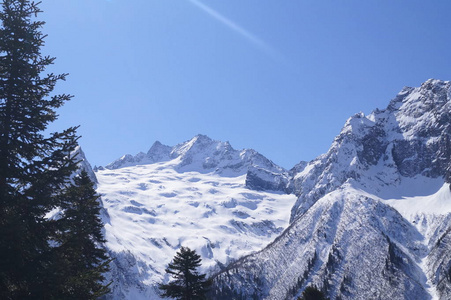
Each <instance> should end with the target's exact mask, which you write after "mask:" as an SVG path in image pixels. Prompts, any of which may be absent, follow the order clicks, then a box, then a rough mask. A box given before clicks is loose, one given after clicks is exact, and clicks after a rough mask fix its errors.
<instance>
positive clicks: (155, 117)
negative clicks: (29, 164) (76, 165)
mask: <svg viewBox="0 0 451 300" xmlns="http://www.w3.org/2000/svg"><path fill="white" fill-rule="evenodd" d="M41 8H42V9H43V10H44V13H42V14H41V15H40V16H39V18H40V19H42V20H44V21H46V22H47V24H46V25H45V27H44V30H43V32H44V33H46V34H48V35H49V36H48V38H47V39H46V47H45V48H44V49H43V53H44V54H49V55H52V56H56V57H57V60H56V63H55V65H54V66H52V67H51V68H50V69H49V71H52V72H57V73H62V72H67V73H69V74H70V76H69V77H68V80H67V81H66V82H64V83H60V84H59V85H58V88H57V91H58V92H65V93H71V94H73V95H75V98H74V99H73V100H72V101H70V102H69V103H67V104H66V105H65V106H64V107H63V108H62V109H61V110H60V111H59V112H60V119H59V120H58V121H57V122H56V123H55V124H54V125H52V127H51V129H52V130H60V129H63V128H66V127H68V126H71V125H81V128H80V129H79V133H80V134H81V135H82V136H83V137H82V139H81V140H80V144H81V146H82V148H83V149H84V150H85V152H86V154H87V156H88V160H90V162H91V164H93V165H106V164H107V163H109V162H111V161H113V160H114V159H116V158H118V157H120V156H121V155H123V154H126V153H130V154H136V153H137V152H139V151H144V152H146V151H147V150H148V149H149V148H150V146H151V145H152V143H153V142H154V141H156V140H159V141H161V142H162V143H164V144H167V145H171V146H172V145H175V144H177V143H180V142H183V141H186V140H188V139H190V138H192V137H193V136H195V135H196V134H199V133H202V134H206V135H208V136H210V137H211V138H213V139H216V140H222V141H230V143H231V144H232V146H233V147H234V148H236V149H242V148H254V149H256V150H257V151H259V152H260V153H262V154H263V155H265V156H267V157H268V158H269V159H271V160H273V161H274V162H275V163H277V164H280V165H281V166H283V167H285V168H291V167H292V166H293V165H294V164H295V163H297V162H299V161H301V160H311V159H313V158H315V157H316V156H318V155H320V154H322V153H325V152H326V151H327V150H328V148H329V146H330V144H331V143H332V141H333V138H334V137H335V136H336V135H337V134H338V133H339V131H340V129H341V127H342V126H343V124H344V122H345V121H346V119H347V118H348V117H350V116H351V115H353V114H355V113H357V112H360V111H363V112H364V113H365V114H368V113H370V112H371V111H372V110H373V109H375V108H385V107H386V106H387V104H388V102H389V101H390V99H392V98H393V97H394V96H395V95H396V94H397V93H398V92H399V91H400V90H401V89H402V88H403V87H404V86H419V85H420V84H421V83H422V82H423V81H425V80H427V79H429V78H437V79H443V80H451V33H450V32H451V18H450V12H451V1H447V0H443V1H414V0H413V1H410V0H409V1H382V0H377V1H376V0H368V1H362V0H356V1H318V0H311V1H300V0H44V1H43V3H42V4H41Z"/></svg>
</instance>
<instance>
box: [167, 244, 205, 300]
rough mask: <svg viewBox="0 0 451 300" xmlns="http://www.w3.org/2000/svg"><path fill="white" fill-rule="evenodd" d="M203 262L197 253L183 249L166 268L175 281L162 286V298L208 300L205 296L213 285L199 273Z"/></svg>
mask: <svg viewBox="0 0 451 300" xmlns="http://www.w3.org/2000/svg"><path fill="white" fill-rule="evenodd" d="M201 261H202V260H201V258H200V255H198V254H197V253H196V251H194V250H191V249H189V248H188V247H181V248H180V250H179V251H178V252H177V253H176V255H175V257H174V259H173V260H172V262H171V263H169V265H168V267H167V268H166V273H168V274H170V275H171V276H172V278H173V279H174V280H173V281H171V282H169V283H168V284H161V285H160V289H161V290H162V291H163V294H162V296H163V297H168V298H169V297H170V298H175V299H180V300H200V299H206V297H205V294H206V292H207V290H208V287H209V286H210V285H211V283H210V281H209V280H206V279H205V276H206V275H205V274H199V273H198V272H197V268H198V267H200V265H201Z"/></svg>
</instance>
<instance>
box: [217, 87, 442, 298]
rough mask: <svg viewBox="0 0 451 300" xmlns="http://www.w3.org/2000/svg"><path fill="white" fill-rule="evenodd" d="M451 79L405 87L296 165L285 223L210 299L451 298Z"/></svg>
mask: <svg viewBox="0 0 451 300" xmlns="http://www.w3.org/2000/svg"><path fill="white" fill-rule="evenodd" d="M450 121H451V83H450V82H449V81H440V80H433V79H431V80H428V81H426V82H425V83H423V84H422V85H421V87H418V88H404V89H403V90H402V91H401V92H400V93H399V94H398V95H397V96H396V97H395V98H394V99H393V100H392V101H391V102H390V104H389V105H388V107H387V108H386V109H384V110H375V111H374V112H373V113H371V114H370V115H368V116H365V115H364V114H363V113H359V114H356V115H355V116H353V117H351V118H349V119H348V120H347V121H346V123H345V125H344V127H343V129H342V131H341V132H340V134H339V135H338V136H337V137H336V138H335V140H334V142H333V143H332V146H331V148H330V149H329V151H328V152H327V153H326V154H324V155H321V156H319V157H318V158H316V159H315V160H313V161H311V162H309V163H307V164H306V165H305V166H304V165H303V164H302V165H301V167H299V168H297V169H296V170H295V171H294V172H293V176H292V178H291V179H290V181H289V190H292V191H293V192H294V193H295V194H296V195H297V196H298V199H297V201H296V203H295V205H294V206H293V208H292V211H291V218H290V220H291V224H290V226H289V228H288V229H287V230H286V231H284V232H283V233H282V234H281V235H280V236H279V237H278V238H277V239H276V240H275V241H274V242H273V243H272V244H270V245H269V246H268V247H266V248H265V249H263V250H262V251H260V252H258V253H256V254H253V255H250V256H247V257H245V258H243V259H241V260H239V261H237V262H235V263H233V264H231V265H230V266H229V267H228V268H227V270H225V271H224V272H221V273H219V274H218V275H217V276H216V277H215V278H216V279H215V283H216V287H215V290H214V295H215V297H216V298H221V297H223V299H227V298H230V297H238V298H239V297H242V296H243V297H244V299H251V298H252V297H254V298H258V299H296V297H298V296H299V295H300V293H301V292H302V291H303V290H304V289H305V288H306V287H307V286H310V285H316V286H317V287H319V288H320V289H322V290H323V291H324V292H325V293H326V294H327V295H328V296H329V297H331V299H355V298H359V299H450V298H451V233H450V232H451V223H450V221H451V192H450V188H449V184H448V183H446V182H445V181H447V182H449V181H450V178H451V176H450V165H451V139H450V138H451V123H450Z"/></svg>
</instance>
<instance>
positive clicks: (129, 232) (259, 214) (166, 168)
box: [96, 159, 296, 299]
mask: <svg viewBox="0 0 451 300" xmlns="http://www.w3.org/2000/svg"><path fill="white" fill-rule="evenodd" d="M177 166H178V160H177V159H175V160H173V161H168V162H160V163H155V164H147V165H137V166H132V167H125V168H119V169H115V170H100V171H98V172H97V173H96V175H97V178H98V181H99V185H98V192H99V193H100V194H101V195H102V200H103V204H104V207H105V209H106V211H107V212H108V215H109V220H106V224H105V231H106V239H107V248H108V249H110V250H111V251H112V252H114V253H116V254H118V253H130V254H131V255H132V256H133V257H134V258H135V259H136V261H137V262H136V263H134V262H133V263H129V267H130V268H129V269H130V270H128V271H127V272H135V273H137V274H135V275H136V277H137V280H139V281H140V282H141V283H142V284H143V285H144V290H143V291H141V292H139V289H137V288H136V287H134V286H128V287H121V289H122V293H125V295H126V298H127V297H131V296H133V299H139V297H137V296H136V293H138V294H140V295H142V298H143V299H144V298H145V297H146V296H145V295H146V294H147V295H149V294H151V293H152V289H153V287H152V286H155V284H156V283H160V282H162V281H163V280H167V278H166V277H165V272H164V269H165V267H166V265H167V264H168V263H169V262H170V260H171V259H172V258H173V256H174V254H175V252H176V251H177V250H178V249H179V248H180V246H188V247H190V248H192V249H195V250H197V252H198V253H199V254H200V255H201V256H202V259H203V267H204V271H207V270H208V268H212V267H214V266H216V265H217V263H218V262H220V263H222V264H225V263H227V262H229V261H230V260H234V259H238V258H240V257H241V256H243V255H246V254H249V253H251V252H253V251H256V250H260V249H261V248H263V247H264V246H266V244H268V243H269V242H271V241H272V240H273V239H274V238H275V237H276V236H277V235H278V234H279V233H280V232H281V231H282V230H283V229H285V228H286V227H287V226H288V220H289V215H290V209H291V207H292V206H293V204H294V202H295V200H296V197H295V196H294V195H286V194H282V193H275V192H259V191H253V190H249V189H247V188H245V186H244V183H245V177H246V175H239V176H236V177H230V176H229V177H225V176H220V175H219V174H216V173H200V172H179V171H176V169H175V168H176V167H177ZM116 256H117V257H120V255H116ZM124 260H125V259H124Z"/></svg>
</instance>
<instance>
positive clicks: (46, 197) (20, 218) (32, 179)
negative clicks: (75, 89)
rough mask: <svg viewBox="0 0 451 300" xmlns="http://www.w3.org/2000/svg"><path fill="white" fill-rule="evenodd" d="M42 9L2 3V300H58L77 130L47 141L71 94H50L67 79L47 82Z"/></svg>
mask: <svg viewBox="0 0 451 300" xmlns="http://www.w3.org/2000/svg"><path fill="white" fill-rule="evenodd" d="M38 4H39V3H35V2H33V1H29V0H3V1H2V3H1V11H0V254H1V257H0V299H53V298H55V296H54V295H53V291H55V290H57V287H56V283H57V282H58V281H57V280H55V278H56V276H57V275H58V274H57V273H55V272H53V271H54V270H55V269H56V267H55V266H56V262H57V261H58V260H57V255H58V251H57V248H58V247H57V246H58V245H57V244H55V243H52V239H55V238H57V237H58V234H57V232H58V231H59V232H63V231H62V230H58V227H57V226H59V223H60V222H58V221H56V220H52V219H48V218H47V217H46V215H47V214H48V213H49V212H50V211H52V210H53V209H55V208H57V207H58V206H59V205H60V204H61V197H62V196H63V195H65V194H66V191H65V190H66V187H67V186H68V185H69V184H70V176H71V174H72V173H73V172H74V171H75V170H76V168H77V162H76V161H75V159H74V157H71V155H70V153H71V152H72V151H73V150H74V149H75V147H76V145H77V139H78V137H77V136H76V127H71V128H69V129H67V130H65V131H63V132H57V133H53V134H50V135H44V133H43V132H44V131H45V130H46V128H47V126H48V125H49V124H50V123H51V122H53V121H54V120H55V119H56V118H57V114H56V112H55V110H56V109H57V108H59V107H60V106H62V105H63V104H64V103H65V102H66V101H68V100H70V99H71V96H70V95H66V94H62V95H51V94H52V91H53V89H54V87H55V85H56V83H57V82H58V81H60V80H64V79H65V77H66V74H61V75H55V74H47V75H42V73H43V72H44V70H45V68H46V67H47V66H49V65H50V64H52V63H53V61H54V58H52V57H48V56H42V55H41V52H40V48H41V47H42V46H43V45H44V37H45V36H44V35H43V34H42V33H41V32H40V28H41V27H42V25H43V24H44V22H41V21H35V20H34V17H35V16H36V15H37V14H38V13H39V12H40V10H39V8H38Z"/></svg>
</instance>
